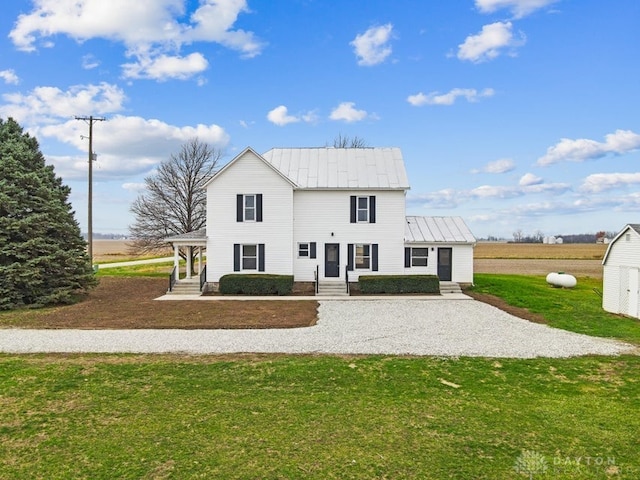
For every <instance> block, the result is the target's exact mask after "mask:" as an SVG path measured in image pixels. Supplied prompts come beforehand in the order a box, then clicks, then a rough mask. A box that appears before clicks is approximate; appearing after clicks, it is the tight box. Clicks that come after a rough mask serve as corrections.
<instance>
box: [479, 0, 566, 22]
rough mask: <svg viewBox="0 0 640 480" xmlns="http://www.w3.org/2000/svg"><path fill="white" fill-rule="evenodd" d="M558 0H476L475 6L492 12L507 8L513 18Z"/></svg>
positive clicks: (520, 16) (486, 11) (485, 11)
mask: <svg viewBox="0 0 640 480" xmlns="http://www.w3.org/2000/svg"><path fill="white" fill-rule="evenodd" d="M557 1H558V0H476V7H477V8H478V10H480V11H481V12H482V13H493V12H495V11H497V10H500V9H503V8H507V9H509V10H510V11H511V13H512V14H513V15H514V17H515V18H522V17H525V16H527V15H529V14H530V13H533V12H534V11H536V10H539V9H540V8H543V7H546V6H547V5H551V4H552V3H555V2H557Z"/></svg>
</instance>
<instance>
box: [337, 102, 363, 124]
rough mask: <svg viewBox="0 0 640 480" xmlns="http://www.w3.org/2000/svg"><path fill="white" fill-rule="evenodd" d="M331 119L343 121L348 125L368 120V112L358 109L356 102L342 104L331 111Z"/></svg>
mask: <svg viewBox="0 0 640 480" xmlns="http://www.w3.org/2000/svg"><path fill="white" fill-rule="evenodd" d="M329 118H330V119H331V120H342V121H345V122H347V123H352V122H359V121H360V120H364V119H365V118H367V112H366V111H365V110H358V109H356V108H355V103H354V102H342V103H341V104H340V105H338V106H337V107H336V108H334V109H333V110H332V111H331V115H329Z"/></svg>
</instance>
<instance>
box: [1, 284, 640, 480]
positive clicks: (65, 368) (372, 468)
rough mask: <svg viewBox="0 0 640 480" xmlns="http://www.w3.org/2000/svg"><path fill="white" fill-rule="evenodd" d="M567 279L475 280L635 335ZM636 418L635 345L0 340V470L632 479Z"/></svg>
mask: <svg viewBox="0 0 640 480" xmlns="http://www.w3.org/2000/svg"><path fill="white" fill-rule="evenodd" d="M578 281H579V283H578V287H577V288H576V289H573V290H560V289H553V288H550V287H549V286H547V285H546V283H545V282H544V278H537V277H524V276H523V277H517V276H498V275H477V276H476V286H475V287H474V289H476V290H477V291H484V292H488V293H492V294H494V295H498V296H501V297H504V298H506V299H507V300H508V301H509V302H510V303H513V304H516V305H519V306H522V307H526V308H529V309H531V310H532V311H535V312H537V313H539V314H541V315H542V316H544V317H545V319H546V320H547V322H548V323H549V324H550V325H552V326H555V327H560V328H566V329H567V330H572V331H579V332H582V333H590V334H593V335H599V336H606V337H615V338H619V339H623V340H626V341H631V342H635V343H640V341H639V339H640V331H639V330H640V327H639V325H638V321H637V320H633V319H628V318H624V317H620V316H616V315H610V314H607V313H605V312H603V311H602V309H601V307H600V297H599V296H598V295H597V294H596V293H595V292H594V291H593V288H601V285H599V284H598V282H597V281H591V280H588V279H578ZM498 334H499V332H498ZM638 432H640V357H638V356H622V357H594V356H590V357H581V358H572V359H532V360H516V359H514V360H509V359H482V358H436V357H423V358H411V357H393V356H355V357H348V356H340V357H338V356H329V355H327V356H311V355H309V356H286V355H246V356H242V355H235V356H217V357H214V356H202V357H189V356H153V355H148V356H128V355H24V356H17V355H0V478H2V479H4V478H10V479H12V478H46V479H67V478H88V479H114V478H125V479H128V478H131V479H139V478H148V479H161V478H176V479H182V478H207V479H208V478H224V479H227V478H229V479H235V478H240V479H263V478H267V479H289V478H312V479H332V478H333V479H343V478H355V479H360V478H363V479H371V478H374V479H417V478H420V479H423V478H424V479H442V478H459V479H517V478H533V479H606V478H611V479H634V480H636V479H637V478H640V437H639V435H638ZM536 460H537V461H538V462H537V463H536V462H535V461H536ZM516 466H517V467H518V469H519V470H516V468H515V467H516Z"/></svg>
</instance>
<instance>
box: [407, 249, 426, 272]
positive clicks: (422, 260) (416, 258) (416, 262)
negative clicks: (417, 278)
mask: <svg viewBox="0 0 640 480" xmlns="http://www.w3.org/2000/svg"><path fill="white" fill-rule="evenodd" d="M428 258H429V249H428V248H412V249H411V266H412V267H426V266H427V260H428Z"/></svg>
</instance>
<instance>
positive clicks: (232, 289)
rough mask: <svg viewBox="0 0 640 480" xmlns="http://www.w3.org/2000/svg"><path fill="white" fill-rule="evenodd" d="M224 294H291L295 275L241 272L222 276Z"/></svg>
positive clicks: (220, 285)
mask: <svg viewBox="0 0 640 480" xmlns="http://www.w3.org/2000/svg"><path fill="white" fill-rule="evenodd" d="M219 288H220V293H222V294H224V295H291V291H292V290H293V275H268V274H240V273H234V274H229V275H224V276H222V277H221V278H220V284H219Z"/></svg>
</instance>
